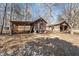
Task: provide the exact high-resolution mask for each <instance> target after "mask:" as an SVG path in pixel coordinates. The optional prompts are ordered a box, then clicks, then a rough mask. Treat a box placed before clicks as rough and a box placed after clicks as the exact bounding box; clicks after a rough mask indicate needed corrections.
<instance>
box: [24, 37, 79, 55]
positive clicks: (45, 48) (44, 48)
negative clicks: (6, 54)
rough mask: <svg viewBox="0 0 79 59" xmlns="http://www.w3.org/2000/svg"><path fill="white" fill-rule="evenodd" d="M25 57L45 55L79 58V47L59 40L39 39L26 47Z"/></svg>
mask: <svg viewBox="0 0 79 59" xmlns="http://www.w3.org/2000/svg"><path fill="white" fill-rule="evenodd" d="M25 49H26V51H27V52H26V53H25V55H30V56H33V55H35V56H36V55H38V56H39V55H43V56H53V55H55V56H77V55H79V47H77V46H73V45H72V43H69V42H66V41H64V40H60V39H59V38H57V37H56V38H37V39H36V40H34V41H32V42H28V43H27V44H26V45H25Z"/></svg>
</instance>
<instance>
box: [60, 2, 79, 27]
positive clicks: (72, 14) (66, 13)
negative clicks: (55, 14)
mask: <svg viewBox="0 0 79 59" xmlns="http://www.w3.org/2000/svg"><path fill="white" fill-rule="evenodd" d="M78 5H79V4H72V3H71V4H66V5H65V8H64V10H63V12H62V14H61V16H62V17H63V18H64V19H65V20H66V21H67V22H68V23H69V25H70V26H71V28H75V27H76V26H77V25H78V21H79V20H78V19H79V6H78Z"/></svg>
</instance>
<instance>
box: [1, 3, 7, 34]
mask: <svg viewBox="0 0 79 59" xmlns="http://www.w3.org/2000/svg"><path fill="white" fill-rule="evenodd" d="M6 10H7V3H6V5H5V9H4V16H3V23H2V28H1V34H2V32H3V28H4V20H6Z"/></svg>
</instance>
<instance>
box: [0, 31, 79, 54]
mask: <svg viewBox="0 0 79 59" xmlns="http://www.w3.org/2000/svg"><path fill="white" fill-rule="evenodd" d="M42 37H44V38H59V40H63V41H66V42H69V43H71V44H72V45H73V46H77V47H79V35H71V34H67V33H60V32H49V33H46V34H36V33H30V34H14V35H11V36H9V35H0V52H2V51H12V50H14V49H15V48H17V47H19V46H21V45H23V44H25V43H28V42H32V41H35V40H36V38H42ZM34 39H35V40H34ZM37 40H39V39H37ZM8 53H11V52H8Z"/></svg>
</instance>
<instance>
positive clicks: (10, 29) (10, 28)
mask: <svg viewBox="0 0 79 59" xmlns="http://www.w3.org/2000/svg"><path fill="white" fill-rule="evenodd" d="M9 31H10V35H12V23H11V22H10V27H9Z"/></svg>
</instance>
